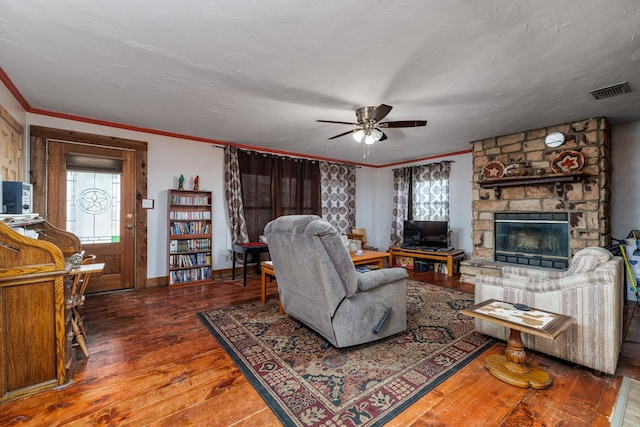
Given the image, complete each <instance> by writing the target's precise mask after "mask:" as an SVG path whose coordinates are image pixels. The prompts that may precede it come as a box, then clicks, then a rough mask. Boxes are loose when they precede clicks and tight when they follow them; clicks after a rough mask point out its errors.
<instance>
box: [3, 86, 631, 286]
mask: <svg viewBox="0 0 640 427" xmlns="http://www.w3.org/2000/svg"><path fill="white" fill-rule="evenodd" d="M0 105H2V106H3V107H4V108H5V109H7V111H8V112H9V113H10V114H11V115H12V116H13V117H14V118H15V119H16V120H17V121H18V122H19V123H21V124H23V125H24V126H25V138H26V140H27V141H28V126H29V125H38V126H47V127H52V128H60V129H69V130H75V131H78V132H88V133H94V134H100V135H108V136H114V137H121V138H128V139H137V140H142V141H147V142H148V143H149V152H148V163H149V164H148V178H149V180H148V191H147V197H148V198H151V199H155V209H152V210H149V211H148V236H149V240H148V248H149V249H148V260H149V263H148V268H147V275H148V277H149V278H153V277H161V276H166V274H167V256H166V248H167V208H166V201H167V190H168V188H170V187H176V186H177V178H178V176H180V174H183V175H184V176H185V178H186V186H187V188H190V186H191V185H192V182H193V181H192V179H193V178H194V177H195V176H196V175H199V176H200V187H201V188H202V189H207V190H212V191H213V216H214V227H213V233H214V245H213V261H214V269H223V268H229V267H230V266H231V261H230V258H229V256H228V254H229V250H230V241H229V235H228V227H227V218H226V209H225V204H224V193H223V180H224V174H223V165H224V153H223V150H222V149H221V148H217V147H214V146H213V145H211V144H207V143H202V142H193V141H188V140H181V139H176V138H170V137H164V136H159V135H155V134H147V133H143V132H134V131H128V130H124V129H118V128H111V127H107V126H99V125H92V124H88V123H82V122H75V121H70V120H63V119H57V118H53V117H48V116H40V115H34V114H29V113H26V112H25V110H24V109H23V108H22V107H21V105H20V104H19V103H18V101H17V100H16V99H15V98H14V97H13V95H12V94H11V93H10V92H9V91H8V89H7V88H6V87H5V86H4V85H2V84H0ZM612 141H613V143H612V163H613V179H612V191H611V192H612V233H613V237H616V238H624V237H626V235H627V234H628V232H629V231H630V230H632V229H640V186H639V183H640V150H639V149H638V148H639V147H640V122H633V123H626V124H621V125H613V126H612ZM27 147H28V144H27ZM27 159H28V156H27ZM443 160H451V161H453V163H452V165H451V186H450V191H451V221H450V225H451V229H452V231H453V236H452V237H453V244H454V245H455V246H456V247H457V248H460V249H464V250H465V252H467V253H471V251H472V234H471V191H472V186H471V184H470V183H471V181H472V165H471V162H472V155H471V153H465V154H460V155H456V156H448V157H442V158H438V159H433V160H428V161H419V162H415V164H425V163H434V162H438V161H443ZM25 161H26V159H25ZM26 167H27V169H25V170H28V165H26ZM392 169H393V168H392V167H389V168H367V167H361V168H357V169H356V188H357V195H356V226H357V227H364V228H366V229H367V238H368V240H369V243H370V244H371V245H372V246H376V247H378V248H379V249H380V250H386V249H387V248H388V245H389V236H390V234H391V201H392V194H393V192H392V188H393V172H392ZM456 239H457V241H456Z"/></svg>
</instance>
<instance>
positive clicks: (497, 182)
mask: <svg viewBox="0 0 640 427" xmlns="http://www.w3.org/2000/svg"><path fill="white" fill-rule="evenodd" d="M586 176H589V174H588V173H585V172H576V173H567V174H553V175H532V176H507V177H502V178H498V179H484V180H482V181H478V184H479V185H480V187H482V188H493V189H494V190H495V193H496V198H497V199H499V198H500V187H513V186H516V185H540V184H555V186H556V193H558V194H560V192H561V191H562V188H561V186H562V184H567V183H572V182H580V180H582V178H584V177H586Z"/></svg>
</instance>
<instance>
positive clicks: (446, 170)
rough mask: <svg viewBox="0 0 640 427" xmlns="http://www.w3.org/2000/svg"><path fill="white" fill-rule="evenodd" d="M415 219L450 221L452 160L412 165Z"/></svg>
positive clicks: (413, 213)
mask: <svg viewBox="0 0 640 427" xmlns="http://www.w3.org/2000/svg"><path fill="white" fill-rule="evenodd" d="M411 172H412V173H411V174H412V179H411V193H412V194H411V201H412V203H411V205H412V210H411V212H412V217H411V218H410V219H413V220H424V221H449V175H450V173H451V162H448V161H447V162H440V163H431V164H428V165H420V166H413V167H412V171H411Z"/></svg>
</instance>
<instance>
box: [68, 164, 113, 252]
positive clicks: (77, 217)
mask: <svg viewBox="0 0 640 427" xmlns="http://www.w3.org/2000/svg"><path fill="white" fill-rule="evenodd" d="M120 191H121V174H119V173H103V172H81V171H67V230H68V231H70V232H72V233H74V234H75V235H76V236H78V238H79V239H80V241H81V242H82V243H83V244H89V243H117V242H120V221H121V219H120V204H121V194H120Z"/></svg>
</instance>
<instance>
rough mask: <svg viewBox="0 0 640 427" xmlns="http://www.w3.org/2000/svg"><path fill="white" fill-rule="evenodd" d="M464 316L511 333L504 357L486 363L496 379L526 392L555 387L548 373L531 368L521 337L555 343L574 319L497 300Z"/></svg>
mask: <svg viewBox="0 0 640 427" xmlns="http://www.w3.org/2000/svg"><path fill="white" fill-rule="evenodd" d="M460 313H462V314H466V315H467V316H472V317H476V318H478V319H481V320H487V321H489V322H493V323H496V324H498V325H502V326H506V327H507V328H509V329H510V335H509V338H508V339H507V348H506V349H505V351H504V354H492V355H491V356H488V357H487V358H486V359H485V361H484V366H485V367H486V368H487V369H488V370H489V372H491V374H492V375H493V376H494V377H496V378H498V379H500V380H502V381H504V382H506V383H508V384H511V385H514V386H517V387H522V388H534V389H539V390H541V389H545V388H548V387H549V386H551V377H550V376H549V374H548V373H547V372H546V371H543V370H542V369H539V368H537V367H533V366H529V365H527V363H526V361H527V355H526V353H525V350H524V345H523V344H522V337H521V336H520V333H521V332H525V333H528V334H532V335H536V336H539V337H543V338H549V339H555V338H556V337H557V336H558V335H560V333H561V332H562V331H564V330H565V329H567V328H568V327H569V325H571V322H572V321H573V318H571V317H570V316H565V315H564V314H557V313H551V312H548V311H543V310H538V309H535V308H530V309H529V310H528V311H524V310H518V309H516V308H515V307H514V305H513V304H511V303H508V302H503V301H497V300H495V299H490V300H487V301H484V302H481V303H480V304H476V305H474V306H471V307H469V308H467V309H465V310H460Z"/></svg>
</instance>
